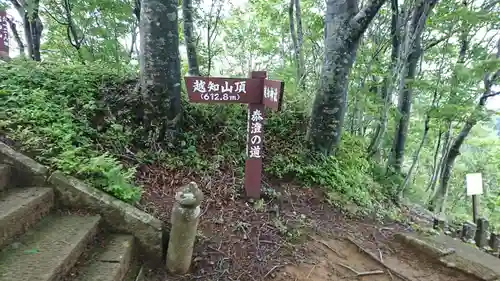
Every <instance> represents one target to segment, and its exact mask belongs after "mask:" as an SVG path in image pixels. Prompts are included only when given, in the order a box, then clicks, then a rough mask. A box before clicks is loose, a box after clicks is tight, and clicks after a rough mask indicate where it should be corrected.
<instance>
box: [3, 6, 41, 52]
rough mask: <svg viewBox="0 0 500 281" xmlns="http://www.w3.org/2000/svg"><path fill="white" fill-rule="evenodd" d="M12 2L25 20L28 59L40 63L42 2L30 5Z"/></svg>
mask: <svg viewBox="0 0 500 281" xmlns="http://www.w3.org/2000/svg"><path fill="white" fill-rule="evenodd" d="M10 2H11V3H12V5H13V6H14V8H15V9H16V10H17V13H18V14H19V16H20V17H21V18H22V19H23V27H24V36H25V38H26V47H27V49H28V57H30V58H31V59H33V60H35V61H40V60H41V55H40V40H41V37H42V31H43V23H42V20H41V19H40V14H39V10H40V0H33V1H30V2H29V3H28V2H26V1H24V0H10Z"/></svg>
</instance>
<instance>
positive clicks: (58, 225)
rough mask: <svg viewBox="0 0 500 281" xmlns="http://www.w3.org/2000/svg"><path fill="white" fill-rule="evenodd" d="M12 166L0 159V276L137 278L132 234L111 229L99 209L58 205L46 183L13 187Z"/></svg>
mask: <svg viewBox="0 0 500 281" xmlns="http://www.w3.org/2000/svg"><path fill="white" fill-rule="evenodd" d="M0 156H1V155H0ZM0 160H2V159H1V157H0ZM13 170H14V167H13V166H12V165H8V164H1V161H0V281H59V280H61V281H139V280H141V274H140V273H141V272H142V267H141V264H142V262H141V261H140V249H139V248H140V243H138V241H137V240H138V239H137V238H136V237H135V236H134V235H133V234H123V233H116V231H113V228H112V227H109V224H108V223H106V220H105V219H104V217H105V216H106V215H105V214H104V213H102V214H99V212H92V211H88V210H83V209H81V208H76V209H73V210H69V209H68V208H67V207H64V205H65V204H61V202H59V200H60V199H58V196H56V190H57V189H56V188H55V187H51V185H50V184H47V185H46V187H38V186H18V185H19V184H18V183H16V182H14V179H15V177H13V176H12V173H13Z"/></svg>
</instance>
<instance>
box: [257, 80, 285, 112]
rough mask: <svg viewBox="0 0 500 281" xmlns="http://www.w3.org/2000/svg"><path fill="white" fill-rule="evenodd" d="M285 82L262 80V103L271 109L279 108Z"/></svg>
mask: <svg viewBox="0 0 500 281" xmlns="http://www.w3.org/2000/svg"><path fill="white" fill-rule="evenodd" d="M284 85H285V82H283V81H276V80H264V96H263V99H262V103H263V104H264V105H265V106H266V107H269V108H271V109H274V110H280V109H281V103H282V100H283V90H284V88H285V87H284Z"/></svg>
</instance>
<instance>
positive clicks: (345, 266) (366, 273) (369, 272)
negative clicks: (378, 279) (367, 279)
mask: <svg viewBox="0 0 500 281" xmlns="http://www.w3.org/2000/svg"><path fill="white" fill-rule="evenodd" d="M338 265H340V266H342V267H344V268H347V269H349V270H350V271H352V272H354V274H356V277H361V276H368V275H376V274H384V273H385V272H384V271H383V270H372V271H362V272H359V271H357V270H355V269H354V268H352V267H350V266H348V265H345V264H343V263H338Z"/></svg>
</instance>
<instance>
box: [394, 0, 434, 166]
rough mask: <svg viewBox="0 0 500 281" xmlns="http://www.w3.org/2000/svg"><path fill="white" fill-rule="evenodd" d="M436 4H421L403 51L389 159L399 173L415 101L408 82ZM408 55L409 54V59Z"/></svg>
mask: <svg viewBox="0 0 500 281" xmlns="http://www.w3.org/2000/svg"><path fill="white" fill-rule="evenodd" d="M436 3H437V0H423V1H421V2H419V4H418V5H417V6H416V7H415V8H414V10H413V12H412V18H411V23H410V26H409V29H407V34H406V40H407V42H406V44H405V46H408V47H409V49H408V50H403V55H404V56H403V58H402V60H401V61H402V62H405V64H404V65H403V67H402V73H403V75H402V77H400V81H399V90H400V91H401V92H400V94H399V99H398V110H399V113H400V118H399V120H398V121H397V123H396V132H395V136H394V142H393V145H392V149H391V156H390V159H389V166H390V167H391V168H393V169H394V171H396V172H397V173H400V172H401V166H402V164H403V161H404V151H405V145H406V137H407V134H408V126H409V119H410V118H409V117H410V112H411V104H412V99H413V85H411V84H409V83H408V81H413V80H414V79H415V76H416V72H417V67H418V62H419V60H420V57H421V54H422V32H423V30H424V26H425V22H426V20H427V17H428V15H429V14H430V12H431V11H432V8H434V6H435V5H436ZM406 54H408V57H407V58H406ZM410 83H411V82H410Z"/></svg>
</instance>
